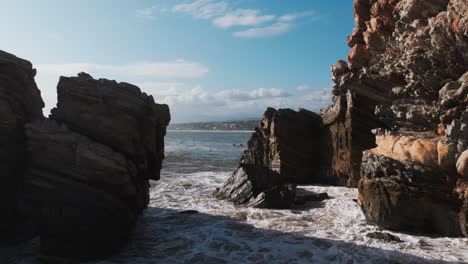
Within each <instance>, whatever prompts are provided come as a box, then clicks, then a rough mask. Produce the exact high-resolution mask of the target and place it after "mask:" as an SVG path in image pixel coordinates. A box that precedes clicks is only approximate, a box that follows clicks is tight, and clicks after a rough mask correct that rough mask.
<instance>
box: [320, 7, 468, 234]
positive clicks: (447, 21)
mask: <svg viewBox="0 0 468 264" xmlns="http://www.w3.org/2000/svg"><path fill="white" fill-rule="evenodd" d="M354 11H355V28H354V30H353V32H352V34H351V36H350V37H349V38H348V45H349V46H350V47H351V51H350V53H349V55H348V62H345V61H339V62H338V63H337V64H335V65H334V66H333V67H332V71H333V80H334V81H335V83H336V85H335V87H334V89H333V94H334V96H335V97H334V106H333V107H330V108H329V109H327V110H325V111H323V113H322V115H323V116H325V117H327V119H329V120H332V122H325V125H326V126H328V127H329V128H330V130H331V131H338V132H335V133H336V134H337V135H341V136H339V138H345V139H348V141H345V142H346V143H345V144H341V145H339V146H338V145H337V146H336V147H334V148H333V151H334V154H333V155H332V156H333V160H334V165H333V164H332V166H331V171H332V173H334V174H338V175H343V178H345V179H347V183H348V186H356V185H357V186H358V187H359V193H360V196H359V201H360V205H361V208H362V210H363V212H364V214H365V216H366V218H367V219H368V220H369V221H371V222H373V223H375V224H377V225H380V226H382V227H385V228H390V229H394V230H402V231H416V232H427V233H438V234H441V235H449V236H456V235H460V234H462V233H463V232H464V233H465V235H466V207H467V206H466V203H467V200H466V199H467V196H466V185H465V184H464V182H465V181H466V169H465V168H466V166H465V165H466V162H467V161H466V160H467V159H466V149H467V140H468V134H467V133H468V132H467V123H468V122H467V121H468V112H467V111H468V110H467V106H468V91H467V90H468V88H467V87H468V86H467V84H468V82H467V78H468V52H467V50H468V2H466V1H464V0H427V1H422V0H355V1H354ZM339 109H343V110H341V111H339ZM337 113H340V114H341V115H342V116H345V118H341V119H340V118H338V117H339V116H340V114H337ZM328 116H332V117H334V118H328ZM332 138H333V137H332ZM369 149H370V150H369ZM363 150H364V151H365V150H368V151H365V152H363ZM363 153H365V154H364V155H363ZM337 165H339V166H337ZM359 172H360V173H359ZM411 175H413V176H411ZM415 179H417V180H415ZM408 206H409V207H408ZM416 212H417V213H416ZM434 215H439V217H435V216H434ZM463 230H465V231H463Z"/></svg>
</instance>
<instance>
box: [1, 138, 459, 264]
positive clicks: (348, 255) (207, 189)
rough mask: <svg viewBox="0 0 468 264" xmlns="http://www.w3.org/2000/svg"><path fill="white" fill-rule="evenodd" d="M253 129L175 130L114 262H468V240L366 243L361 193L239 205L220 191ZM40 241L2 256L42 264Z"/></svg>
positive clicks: (335, 191) (337, 191)
mask: <svg viewBox="0 0 468 264" xmlns="http://www.w3.org/2000/svg"><path fill="white" fill-rule="evenodd" d="M250 135H251V132H236V131H233V132H207V131H169V132H168V133H167V136H166V138H165V142H166V159H165V160H164V164H163V170H162V173H161V179H160V180H159V181H157V182H152V183H151V190H150V191H151V201H150V205H149V207H148V209H146V210H145V211H144V213H143V215H142V216H141V217H140V218H139V221H138V224H137V226H136V229H135V231H134V234H133V236H132V240H131V241H130V242H129V244H128V245H127V246H126V247H125V248H124V249H123V250H122V251H121V252H119V253H117V254H116V255H114V256H112V257H110V258H109V259H106V260H102V261H99V262H97V263H100V264H109V263H203V264H211V263H288V264H293V263H346V264H351V263H356V264H357V263H463V262H465V263H468V239H466V238H444V237H442V238H433V237H428V236H415V235H408V234H403V233H398V232H389V231H385V232H389V233H391V234H394V235H396V236H398V237H400V239H401V240H402V241H403V242H400V243H396V242H385V241H381V240H375V239H371V238H368V237H366V234H367V233H369V232H375V231H382V230H380V229H379V228H378V227H376V226H373V225H370V224H368V223H366V221H365V219H364V216H363V214H362V213H361V211H360V209H359V207H358V205H357V204H356V203H355V202H354V201H353V199H355V198H356V197H357V190H356V189H348V188H344V187H327V186H299V187H298V191H299V192H311V191H313V192H327V193H328V195H329V196H330V199H328V200H325V201H323V202H309V203H307V204H305V205H303V206H297V207H294V208H291V209H289V210H269V209H253V208H243V207H235V206H234V205H232V204H230V203H228V202H225V201H219V200H216V199H215V198H213V196H212V193H213V192H214V191H215V189H216V188H217V187H220V186H221V185H222V184H223V182H224V181H225V180H226V179H227V178H228V177H229V176H230V174H231V173H232V172H233V171H234V169H235V168H236V166H237V164H238V163H239V159H240V157H241V155H242V152H243V151H244V150H245V148H246V144H247V141H248V139H249V137H250ZM38 243H39V242H38V241H37V240H34V241H32V242H28V243H25V244H23V245H21V246H19V247H15V248H10V249H4V250H3V251H1V250H0V256H2V255H3V258H1V257H0V262H1V263H15V264H16V263H39V262H38V260H37V254H38Z"/></svg>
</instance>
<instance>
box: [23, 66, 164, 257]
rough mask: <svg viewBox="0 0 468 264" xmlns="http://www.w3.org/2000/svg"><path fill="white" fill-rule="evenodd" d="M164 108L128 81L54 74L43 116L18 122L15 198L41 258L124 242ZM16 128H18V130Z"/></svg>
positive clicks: (155, 171) (98, 251)
mask: <svg viewBox="0 0 468 264" xmlns="http://www.w3.org/2000/svg"><path fill="white" fill-rule="evenodd" d="M169 121H170V114H169V108H168V107H167V106H166V105H159V104H156V103H155V102H154V100H153V98H152V97H151V96H148V95H146V94H144V93H142V92H141V91H140V89H139V88H138V87H136V86H133V85H131V84H127V83H117V82H115V81H109V80H105V79H99V80H95V79H93V78H92V77H91V76H90V75H88V74H85V73H80V74H78V77H61V79H60V81H59V84H58V104H57V107H56V108H54V109H53V111H52V114H51V116H50V119H43V120H36V121H33V122H29V123H27V124H26V125H25V130H24V131H25V135H26V147H25V152H26V154H27V156H28V165H27V166H26V167H25V177H24V179H23V180H22V181H23V182H22V194H21V196H20V197H19V198H20V199H19V200H20V205H21V209H22V212H23V213H24V214H26V215H28V216H29V217H30V218H31V219H32V221H33V222H34V223H35V224H36V225H37V228H38V235H39V236H40V240H41V254H42V255H43V257H49V258H50V257H53V258H57V257H58V258H64V259H74V260H90V259H94V258H98V257H103V256H108V255H110V254H112V253H113V252H115V251H116V250H117V249H118V248H120V247H121V246H122V245H124V244H125V243H126V242H127V241H128V237H129V234H130V232H131V230H132V228H133V226H134V225H135V221H136V218H137V216H138V214H140V213H141V212H142V210H143V209H145V208H146V207H147V205H148V202H149V180H150V179H154V180H157V179H159V175H160V169H161V164H162V159H163V158H164V136H165V133H166V127H167V125H168V123H169ZM21 132H22V131H21Z"/></svg>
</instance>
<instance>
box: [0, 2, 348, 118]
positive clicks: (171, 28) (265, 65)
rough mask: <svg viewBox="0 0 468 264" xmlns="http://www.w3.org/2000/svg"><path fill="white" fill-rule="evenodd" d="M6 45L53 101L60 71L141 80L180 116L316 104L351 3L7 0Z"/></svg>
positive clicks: (244, 114) (243, 114) (339, 48)
mask: <svg viewBox="0 0 468 264" xmlns="http://www.w3.org/2000/svg"><path fill="white" fill-rule="evenodd" d="M0 2H4V3H1V6H2V8H1V9H0V29H1V32H0V34H1V36H2V45H1V46H0V49H2V50H5V51H7V52H10V53H13V54H15V55H17V56H19V57H22V58H25V59H28V60H30V61H31V62H32V63H33V65H34V66H35V67H36V68H37V70H38V75H37V77H36V81H37V83H38V86H39V88H40V89H41V91H42V95H43V98H44V101H45V102H46V109H45V110H44V112H45V114H48V112H49V110H50V109H51V108H52V107H53V106H55V103H56V92H55V91H56V85H57V81H58V77H59V76H60V75H76V74H77V73H78V72H80V71H86V72H88V73H90V74H91V75H93V77H95V78H108V79H116V80H118V81H125V82H129V83H133V84H136V85H138V86H140V88H142V90H144V91H145V92H146V93H149V94H152V95H154V97H155V99H156V101H157V102H159V103H167V104H169V105H170V107H171V112H172V116H173V121H174V122H190V121H209V120H232V119H244V118H252V117H259V116H260V115H261V114H262V113H263V111H264V109H265V107H267V106H273V107H277V108H279V107H290V108H293V109H297V108H298V107H302V108H307V109H311V110H319V109H320V108H321V107H324V106H326V105H327V104H328V103H329V102H330V94H329V92H330V87H331V85H332V83H331V81H330V77H331V74H330V66H331V65H332V64H334V63H335V62H336V61H337V60H338V59H343V58H345V57H346V54H347V53H348V51H349V48H348V47H347V45H346V36H348V35H349V34H350V33H351V30H352V28H353V23H354V22H353V12H352V1H351V0H349V1H343V0H328V1H319V0H288V1H286V0H232V1H223V0H173V1H171V0H165V1H162V0H141V1H130V0H128V1H123V0H122V1H114V0H100V1H95V0H92V1H91V0H81V1H71V0H41V1H30V0H15V1H4V0H0Z"/></svg>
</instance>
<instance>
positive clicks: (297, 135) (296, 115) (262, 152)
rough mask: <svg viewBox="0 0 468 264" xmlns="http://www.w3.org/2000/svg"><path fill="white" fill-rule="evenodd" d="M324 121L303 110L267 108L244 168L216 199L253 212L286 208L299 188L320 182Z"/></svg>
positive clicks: (248, 146)
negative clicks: (238, 205)
mask: <svg viewBox="0 0 468 264" xmlns="http://www.w3.org/2000/svg"><path fill="white" fill-rule="evenodd" d="M322 126H323V125H322V119H321V118H320V116H319V115H318V114H315V113H313V112H310V111H307V110H303V109H301V110H300V111H298V112H296V111H293V110H291V109H279V110H275V109H273V108H268V109H267V110H266V112H265V114H264V115H263V118H262V120H261V121H260V123H259V125H258V126H257V127H256V128H255V132H254V133H253V135H252V137H251V138H250V140H249V142H248V144H247V150H246V151H245V152H244V154H243V156H242V158H241V165H240V166H239V168H238V169H237V170H236V172H234V174H233V175H232V177H231V178H230V179H228V180H227V181H226V183H225V184H224V185H223V186H222V187H221V188H220V189H219V190H218V191H217V193H216V197H218V198H220V199H228V200H230V201H233V202H234V203H236V204H242V205H245V206H254V207H268V208H287V207H289V206H290V205H291V204H292V203H293V202H294V198H295V195H294V190H295V184H304V183H314V182H315V183H318V182H320V181H325V180H327V179H321V178H320V177H321V174H320V173H319V168H320V167H321V162H322V159H321V157H322V155H321V153H320V152H321V151H322V150H323V149H324V148H322V146H321V144H322V142H321V141H320V140H316V139H317V138H320V137H322V133H323V128H322Z"/></svg>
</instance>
